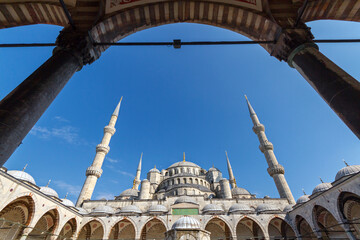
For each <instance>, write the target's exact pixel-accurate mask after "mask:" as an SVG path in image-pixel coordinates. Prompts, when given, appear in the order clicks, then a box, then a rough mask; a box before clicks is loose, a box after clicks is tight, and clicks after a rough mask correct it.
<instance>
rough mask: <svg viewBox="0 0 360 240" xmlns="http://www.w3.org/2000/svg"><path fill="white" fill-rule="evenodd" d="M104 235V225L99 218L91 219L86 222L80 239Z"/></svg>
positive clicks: (98, 237)
mask: <svg viewBox="0 0 360 240" xmlns="http://www.w3.org/2000/svg"><path fill="white" fill-rule="evenodd" d="M103 237H104V227H103V225H102V224H101V223H100V222H99V221H98V220H91V221H90V222H88V223H87V224H85V225H84V226H83V227H82V228H81V230H80V232H79V234H78V239H89V240H90V239H102V238H103Z"/></svg>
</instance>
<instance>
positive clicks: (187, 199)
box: [174, 196, 198, 205]
mask: <svg viewBox="0 0 360 240" xmlns="http://www.w3.org/2000/svg"><path fill="white" fill-rule="evenodd" d="M178 203H192V204H196V205H198V203H197V202H196V201H195V199H193V198H191V197H187V196H182V197H179V198H178V199H176V201H175V203H174V204H178Z"/></svg>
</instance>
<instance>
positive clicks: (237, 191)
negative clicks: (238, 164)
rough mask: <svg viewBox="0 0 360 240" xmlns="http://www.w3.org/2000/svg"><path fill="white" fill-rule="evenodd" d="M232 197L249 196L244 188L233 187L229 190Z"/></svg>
mask: <svg viewBox="0 0 360 240" xmlns="http://www.w3.org/2000/svg"><path fill="white" fill-rule="evenodd" d="M231 192H232V195H250V192H249V191H248V190H246V189H245V188H241V187H235V188H233V189H232V190H231Z"/></svg>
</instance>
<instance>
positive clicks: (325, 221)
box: [313, 205, 347, 239]
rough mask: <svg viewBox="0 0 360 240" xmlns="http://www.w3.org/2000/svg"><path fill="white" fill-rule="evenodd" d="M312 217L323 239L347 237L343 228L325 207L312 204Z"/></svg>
mask: <svg viewBox="0 0 360 240" xmlns="http://www.w3.org/2000/svg"><path fill="white" fill-rule="evenodd" d="M313 218H314V222H315V223H316V224H317V225H318V227H319V229H320V233H321V236H322V237H323V238H324V239H336V238H339V239H342V238H343V239H346V238H347V235H346V232H345V230H344V229H343V228H342V226H341V225H340V224H339V223H338V221H337V220H336V219H335V217H334V216H333V215H332V214H331V213H330V212H329V211H328V210H327V209H326V208H324V207H322V206H319V205H316V206H314V208H313Z"/></svg>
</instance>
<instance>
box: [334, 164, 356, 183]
mask: <svg viewBox="0 0 360 240" xmlns="http://www.w3.org/2000/svg"><path fill="white" fill-rule="evenodd" d="M358 172H360V165H351V166H346V167H344V168H342V169H340V170H339V171H338V172H337V174H336V177H335V181H337V180H339V179H340V178H343V177H345V176H349V175H352V174H355V173H358Z"/></svg>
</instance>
